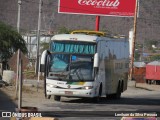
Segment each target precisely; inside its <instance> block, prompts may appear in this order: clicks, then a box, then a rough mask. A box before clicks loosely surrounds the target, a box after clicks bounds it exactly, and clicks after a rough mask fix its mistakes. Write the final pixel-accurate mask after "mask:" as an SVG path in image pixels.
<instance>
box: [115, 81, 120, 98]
mask: <svg viewBox="0 0 160 120" xmlns="http://www.w3.org/2000/svg"><path fill="white" fill-rule="evenodd" d="M120 97H121V84H120V83H119V84H118V88H117V92H116V94H115V98H116V99H120Z"/></svg>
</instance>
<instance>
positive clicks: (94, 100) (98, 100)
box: [93, 85, 102, 103]
mask: <svg viewBox="0 0 160 120" xmlns="http://www.w3.org/2000/svg"><path fill="white" fill-rule="evenodd" d="M101 95H102V85H101V86H100V88H99V94H98V96H97V97H94V98H93V102H94V103H98V102H100V97H101Z"/></svg>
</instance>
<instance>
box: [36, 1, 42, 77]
mask: <svg viewBox="0 0 160 120" xmlns="http://www.w3.org/2000/svg"><path fill="white" fill-rule="evenodd" d="M41 14H42V0H39V16H38V30H37V62H36V75H38V71H39V42H40V28H41Z"/></svg>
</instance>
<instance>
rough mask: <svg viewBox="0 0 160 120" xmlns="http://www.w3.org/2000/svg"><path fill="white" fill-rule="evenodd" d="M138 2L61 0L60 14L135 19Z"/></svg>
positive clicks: (130, 0) (128, 0) (129, 0)
mask: <svg viewBox="0 0 160 120" xmlns="http://www.w3.org/2000/svg"><path fill="white" fill-rule="evenodd" d="M135 5H136V0H59V7H58V12H59V13H68V14H86V15H100V16H120V17H133V16H134V14H135Z"/></svg>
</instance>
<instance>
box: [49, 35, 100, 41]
mask: <svg viewBox="0 0 160 120" xmlns="http://www.w3.org/2000/svg"><path fill="white" fill-rule="evenodd" d="M97 38H98V36H92V35H84V34H58V35H54V36H53V37H52V38H51V40H59V41H67V40H71V41H77V40H78V41H84V42H96V40H97Z"/></svg>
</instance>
